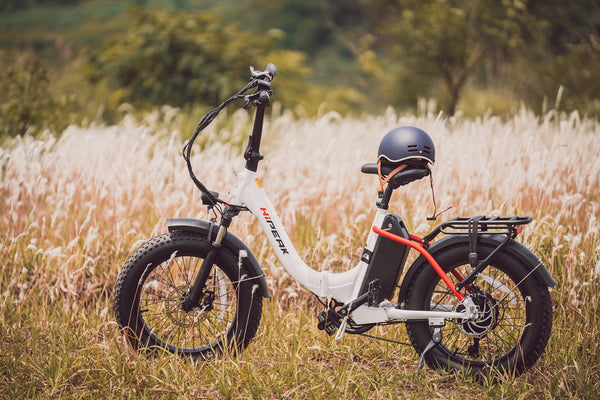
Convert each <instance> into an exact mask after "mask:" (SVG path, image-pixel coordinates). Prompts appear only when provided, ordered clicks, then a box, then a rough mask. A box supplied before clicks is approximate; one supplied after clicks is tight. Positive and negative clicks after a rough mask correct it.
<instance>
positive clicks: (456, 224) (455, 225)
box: [421, 215, 532, 243]
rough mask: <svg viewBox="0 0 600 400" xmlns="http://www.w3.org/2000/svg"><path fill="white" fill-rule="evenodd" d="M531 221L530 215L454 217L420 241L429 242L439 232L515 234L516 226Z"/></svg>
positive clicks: (447, 233) (449, 233)
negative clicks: (497, 232) (498, 232)
mask: <svg viewBox="0 0 600 400" xmlns="http://www.w3.org/2000/svg"><path fill="white" fill-rule="evenodd" d="M531 221H532V219H531V217H521V216H507V217H487V216H485V215H481V216H477V217H455V218H452V219H451V220H448V221H446V222H444V223H442V224H440V225H439V226H438V227H437V228H435V229H434V230H433V231H431V232H430V233H429V234H427V235H426V236H425V237H423V239H422V240H421V242H422V243H429V242H430V241H431V240H433V238H435V237H436V236H437V235H439V234H440V233H445V234H446V235H456V234H465V233H468V234H471V235H472V234H473V233H475V235H476V234H477V232H489V231H503V232H502V233H504V234H508V235H510V236H513V235H515V234H516V232H515V229H516V228H517V227H518V226H520V225H526V224H528V223H530V222H531ZM461 231H462V232H461ZM464 231H467V232H464Z"/></svg>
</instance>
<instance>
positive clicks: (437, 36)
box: [361, 0, 532, 115]
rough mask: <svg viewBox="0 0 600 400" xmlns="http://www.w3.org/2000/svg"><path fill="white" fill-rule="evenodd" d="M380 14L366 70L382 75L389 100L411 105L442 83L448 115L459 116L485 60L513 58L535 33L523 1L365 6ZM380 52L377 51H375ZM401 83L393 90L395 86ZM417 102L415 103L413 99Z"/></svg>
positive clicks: (374, 2)
mask: <svg viewBox="0 0 600 400" xmlns="http://www.w3.org/2000/svg"><path fill="white" fill-rule="evenodd" d="M365 2H366V4H367V5H368V6H369V7H371V8H372V9H375V10H377V11H378V13H379V18H378V19H379V20H380V23H379V26H378V27H377V28H376V30H375V32H374V33H375V35H376V36H374V37H373V36H371V37H370V38H369V37H367V38H364V39H363V48H362V52H363V54H362V55H361V57H362V59H361V62H362V65H363V69H364V70H365V71H369V72H371V73H375V74H379V75H380V76H381V77H383V78H384V84H385V85H386V86H387V87H396V88H397V87H402V88H404V87H408V90H407V92H406V91H404V92H403V91H402V90H403V89H397V90H395V92H394V91H389V90H388V91H387V94H388V96H389V98H390V99H389V100H391V101H393V100H397V101H398V100H399V101H406V100H407V99H406V97H407V94H408V96H410V97H413V96H414V93H415V92H416V91H417V90H419V89H417V88H415V87H414V86H415V83H420V84H421V85H422V86H420V91H421V95H423V94H427V95H430V94H431V93H427V92H428V91H430V90H432V89H434V88H435V87H436V85H435V83H436V82H437V81H438V80H441V82H442V83H443V87H444V89H445V92H446V93H445V99H443V100H445V103H446V111H447V112H448V113H449V114H450V115H452V114H454V112H455V111H456V106H457V104H458V101H459V98H460V95H461V91H462V89H463V88H464V86H465V84H466V83H467V81H468V79H469V78H470V77H471V76H472V75H473V74H474V72H475V71H476V70H477V68H478V67H479V65H480V63H481V62H482V60H483V59H484V58H485V57H486V56H489V55H497V54H499V53H501V54H505V55H509V54H511V52H513V51H514V50H516V49H518V48H519V47H520V46H522V44H523V37H524V36H525V35H526V31H527V30H528V29H529V28H530V27H532V24H531V18H530V15H529V14H528V12H527V8H526V4H525V3H524V2H523V1H519V0H501V1H499V0H395V1H383V0H365ZM373 49H375V50H373ZM394 80H395V81H396V82H397V83H396V84H395V85H390V81H394ZM410 100H411V101H415V100H416V99H415V98H411V99H410Z"/></svg>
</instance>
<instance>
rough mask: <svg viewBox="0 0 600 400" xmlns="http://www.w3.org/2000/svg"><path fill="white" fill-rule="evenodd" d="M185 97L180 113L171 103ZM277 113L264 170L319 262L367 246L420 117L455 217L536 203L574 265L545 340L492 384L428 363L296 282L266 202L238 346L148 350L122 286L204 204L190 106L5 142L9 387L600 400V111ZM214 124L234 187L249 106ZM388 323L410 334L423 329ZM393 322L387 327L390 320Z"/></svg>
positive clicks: (250, 235)
mask: <svg viewBox="0 0 600 400" xmlns="http://www.w3.org/2000/svg"><path fill="white" fill-rule="evenodd" d="M169 112H171V111H169ZM276 114H277V116H276V117H273V118H272V119H271V120H270V121H269V122H268V123H267V124H266V127H265V143H264V146H263V149H262V153H263V154H265V160H264V161H263V162H262V163H261V168H262V176H263V178H262V181H263V183H264V185H265V187H266V189H267V191H268V192H269V193H270V195H271V198H272V200H273V202H274V203H275V205H276V207H277V209H278V210H279V211H280V214H281V216H282V219H283V220H284V222H285V223H286V225H287V226H288V229H289V231H290V233H291V236H292V238H293V239H294V240H295V242H296V243H297V247H298V250H299V252H300V253H301V255H303V256H304V257H305V259H306V260H307V262H308V263H309V264H311V265H313V266H314V267H315V268H317V269H321V268H328V269H332V270H339V269H343V268H348V267H349V266H351V265H353V263H355V262H356V260H357V258H358V256H359V254H360V248H361V247H362V242H363V241H364V239H365V235H366V230H367V228H368V224H369V222H370V220H371V218H372V211H373V207H372V204H373V202H374V200H375V190H376V187H377V185H376V178H374V177H373V176H361V174H360V173H359V169H360V165H361V163H363V162H369V161H374V158H375V156H376V152H377V146H378V143H379V139H380V138H381V137H382V136H383V134H385V133H386V132H387V130H389V129H391V128H392V127H395V126H398V125H417V126H419V127H421V128H423V129H425V130H426V131H428V132H429V133H430V134H431V135H432V137H433V139H434V142H435V143H436V148H437V162H436V167H435V172H434V177H435V186H436V197H437V199H438V203H439V205H440V207H441V208H445V207H446V206H449V205H452V206H453V208H452V209H450V211H448V212H447V213H446V214H444V215H443V216H442V219H448V218H451V217H452V216H455V215H479V214H521V215H532V216H533V217H534V219H535V222H534V223H532V224H530V225H529V226H527V228H526V229H525V232H524V234H523V235H522V236H521V239H520V240H521V241H523V242H524V244H526V245H527V246H529V247H530V248H532V250H533V251H534V252H536V253H537V254H539V255H540V257H541V258H542V259H543V261H544V262H545V263H546V265H547V266H548V268H549V269H550V271H551V273H552V274H553V276H554V277H555V279H557V280H558V281H559V285H558V286H557V287H556V288H555V289H554V290H553V292H552V296H553V299H554V302H555V326H554V329H553V335H552V338H551V340H550V344H549V346H548V349H547V352H546V354H545V356H544V357H543V358H542V359H541V360H540V361H539V362H538V364H537V365H536V366H535V367H534V368H533V369H532V370H531V371H530V372H528V373H527V374H525V375H524V376H522V377H520V378H518V379H516V380H505V381H501V382H491V381H489V382H483V383H481V384H476V383H474V381H473V380H472V379H470V378H468V377H464V376H462V375H461V374H454V375H448V374H445V373H440V372H435V371H431V370H426V371H424V372H421V373H416V372H415V371H414V368H415V366H416V362H417V357H416V355H415V354H414V352H413V351H412V349H410V348H408V347H402V346H395V345H391V344H388V343H382V342H377V341H373V340H367V339H363V338H360V337H346V338H345V339H344V341H342V342H341V343H335V342H334V341H333V339H332V338H330V337H327V336H326V335H325V334H324V333H322V332H320V331H318V330H317V328H316V319H315V315H316V312H317V311H318V310H317V307H316V305H315V302H314V301H313V300H312V299H311V298H310V296H309V295H308V294H307V293H306V291H304V290H303V289H301V288H299V287H298V286H297V285H296V284H294V283H293V282H291V280H290V278H289V277H288V276H287V275H286V274H285V273H284V272H283V269H282V268H281V266H279V264H278V262H277V260H276V258H275V256H274V255H273V253H272V252H271V251H270V250H269V249H268V248H267V244H266V241H265V240H264V239H263V237H262V235H261V233H260V232H259V230H258V227H257V225H256V224H251V223H250V222H251V219H250V218H249V217H248V216H244V217H241V218H240V219H239V220H237V221H236V222H235V223H234V226H233V231H234V232H235V233H236V234H237V235H238V236H240V237H241V238H243V239H244V240H245V241H246V243H248V244H249V246H250V247H251V249H252V250H253V251H254V252H255V254H256V255H257V257H258V258H259V260H261V261H262V263H263V267H264V269H265V270H266V272H267V276H268V277H269V285H270V288H271V291H272V293H273V294H274V295H275V296H274V299H273V300H271V301H267V302H266V303H265V306H264V316H263V320H262V323H261V327H260V329H259V332H258V335H257V337H256V339H255V340H254V342H253V343H251V345H250V347H249V348H248V349H247V351H246V352H244V353H243V354H242V355H241V356H239V357H237V358H228V359H222V360H217V361H215V362H212V363H191V362H188V361H183V360H180V359H178V358H175V357H168V356H165V357H157V358H147V357H144V356H138V355H137V354H134V353H132V352H131V351H130V349H129V348H128V346H127V345H126V344H125V343H124V341H123V339H122V338H121V336H120V334H119V333H118V330H117V327H116V324H115V323H114V322H113V313H112V308H111V307H112V304H111V301H112V298H111V297H112V290H113V285H114V282H115V279H116V275H117V273H118V270H119V268H120V267H121V265H122V264H123V262H124V260H125V258H126V257H127V256H128V254H130V253H131V252H132V251H133V249H135V248H136V247H137V246H138V245H139V244H141V243H142V241H144V240H146V239H148V238H150V237H151V236H154V235H157V234H159V233H161V232H163V231H164V230H165V224H164V221H165V218H167V217H171V216H188V217H197V218H205V212H204V209H203V207H202V206H200V205H199V198H198V193H196V192H194V191H193V190H192V184H191V182H190V181H189V179H188V177H187V174H186V170H185V165H184V163H183V160H182V159H181V157H180V152H181V148H182V141H181V139H180V136H181V135H180V133H178V132H177V131H174V130H173V129H174V128H173V127H177V126H180V125H181V116H178V115H176V114H172V115H170V116H168V115H167V117H165V115H161V116H160V118H158V115H153V116H149V117H148V119H147V120H146V121H142V122H135V121H133V120H131V119H127V120H125V121H123V122H122V123H121V124H119V125H118V126H111V127H105V126H95V127H91V128H87V129H81V128H78V127H71V128H69V129H67V131H66V132H64V134H63V135H62V137H61V138H60V139H58V140H56V139H33V138H31V137H25V138H22V139H18V140H16V141H14V142H11V143H5V144H4V145H3V147H1V148H0V176H1V182H0V235H1V236H0V265H1V268H2V274H1V281H0V282H1V283H0V338H1V343H0V344H1V346H0V371H1V374H0V398H6V399H12V398H39V397H45V398H80V397H82V398H89V397H105V398H118V397H122V398H165V397H172V398H177V397H183V396H185V397H189V398H204V397H206V398H215V397H216V398H219V397H222V398H277V399H279V398H336V397H342V396H344V397H347V398H473V399H475V398H510V399H513V398H528V399H531V398H554V397H560V398H569V397H572V398H594V397H597V396H598V393H600V384H599V383H598V382H599V381H600V361H599V360H600V346H599V345H598V343H599V342H600V333H599V332H600V330H599V328H598V327H599V326H600V320H599V319H600V318H599V313H598V309H600V307H599V306H600V293H599V289H600V288H599V286H600V238H599V227H600V226H599V225H600V223H599V221H598V218H599V217H600V157H599V154H600V126H599V124H598V122H596V121H592V120H587V119H584V118H580V117H579V116H578V115H576V114H573V115H560V114H559V113H556V112H551V113H549V114H548V115H546V116H544V117H542V118H536V117H534V116H533V115H531V114H529V113H527V112H522V113H520V114H518V115H516V116H515V117H514V118H512V119H510V120H508V121H503V120H500V119H496V118H493V117H488V118H483V119H480V120H476V121H467V120H462V119H460V118H458V119H446V118H438V117H436V116H434V115H422V116H418V117H414V116H403V117H399V116H397V115H395V114H394V113H393V112H391V111H390V112H387V113H386V114H385V115H381V116H377V117H367V118H364V119H360V120H356V119H343V118H341V117H340V116H338V115H336V114H327V115H323V116H321V117H319V118H316V119H311V120H308V119H307V120H301V121H296V120H293V119H292V118H291V117H290V116H289V115H287V114H283V115H280V114H281V113H276ZM219 126H220V129H219V130H217V129H212V130H210V131H209V132H207V134H206V136H204V137H203V138H202V144H201V145H202V147H203V148H204V151H203V152H202V153H200V152H198V153H197V155H196V156H195V158H194V165H195V166H196V170H197V171H198V175H200V176H202V177H203V178H204V180H205V181H206V182H207V183H208V186H209V187H210V188H211V189H215V190H217V191H220V192H224V190H225V188H226V187H228V186H230V185H231V183H232V182H234V180H235V177H234V171H235V170H236V169H240V168H242V166H243V162H242V161H241V160H240V157H239V154H240V149H241V143H242V140H240V137H241V133H242V132H248V130H249V127H248V117H247V116H246V115H245V114H243V113H236V114H234V115H233V116H232V117H231V119H230V120H228V121H221V123H220V124H219ZM392 211H393V212H396V213H398V214H400V215H402V216H403V217H404V219H405V221H406V223H407V225H408V226H409V228H410V229H411V230H412V231H415V232H416V233H421V234H422V233H425V232H427V231H428V230H429V229H431V227H432V224H431V223H428V222H427V221H426V220H425V217H426V216H428V215H430V213H431V212H432V205H431V193H430V190H429V182H428V181H427V180H423V181H420V182H417V183H413V184H412V185H410V186H409V187H408V188H407V189H401V190H399V191H398V194H396V196H395V197H394V198H393V202H392ZM388 331H391V332H389V333H387V334H388V337H394V338H397V339H400V340H406V338H405V334H404V328H403V327H400V328H399V329H398V328H397V329H395V330H390V329H388ZM382 332H383V331H382Z"/></svg>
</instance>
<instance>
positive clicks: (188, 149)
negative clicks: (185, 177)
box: [183, 78, 259, 214]
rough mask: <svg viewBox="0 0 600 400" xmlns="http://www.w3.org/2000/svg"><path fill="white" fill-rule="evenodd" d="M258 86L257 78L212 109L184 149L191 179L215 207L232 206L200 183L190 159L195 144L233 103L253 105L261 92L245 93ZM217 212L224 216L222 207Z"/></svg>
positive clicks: (246, 106) (184, 157)
mask: <svg viewBox="0 0 600 400" xmlns="http://www.w3.org/2000/svg"><path fill="white" fill-rule="evenodd" d="M257 86H258V79H256V78H255V79H252V81H251V82H250V83H249V84H248V85H246V86H245V87H244V88H243V89H242V90H240V91H239V92H237V93H236V94H234V95H233V96H231V97H229V98H228V99H227V100H225V101H224V102H223V103H221V104H220V105H219V106H218V107H216V108H214V109H212V110H211V111H209V112H208V113H207V114H206V115H205V116H204V117H202V120H200V122H199V123H198V126H197V127H196V129H195V130H194V133H193V135H192V137H191V139H190V140H189V142H187V143H186V145H185V146H184V147H183V159H184V160H185V162H186V164H187V167H188V172H189V174H190V178H191V179H192V181H193V182H194V184H195V185H196V187H197V188H198V189H200V191H201V192H202V194H204V196H205V197H206V199H207V200H208V201H209V202H210V203H211V204H212V206H213V207H214V206H217V205H218V204H219V203H221V204H225V205H226V206H230V204H228V203H227V202H225V201H224V200H221V199H219V198H218V197H216V196H214V195H213V194H212V193H211V192H210V190H208V188H207V187H206V186H204V184H203V183H202V182H200V180H198V178H197V177H196V174H194V169H193V167H192V162H191V158H190V155H191V153H192V147H193V146H194V142H195V141H196V138H197V137H198V135H199V134H200V132H202V131H203V130H204V129H205V128H206V127H207V126H209V125H210V124H211V123H212V122H213V121H214V119H215V118H216V117H217V115H218V114H219V113H220V112H221V111H222V110H223V109H224V108H225V107H227V106H228V105H229V104H230V103H231V102H233V101H235V100H238V99H245V100H246V105H245V106H244V108H249V106H250V105H251V101H252V100H253V99H254V98H255V97H256V96H258V94H259V92H258V91H257V92H255V93H252V94H250V95H244V93H245V92H246V91H248V90H249V89H252V88H254V87H257ZM217 210H218V211H219V213H220V214H223V212H222V210H221V209H220V207H217Z"/></svg>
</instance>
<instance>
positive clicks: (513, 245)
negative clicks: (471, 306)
mask: <svg viewBox="0 0 600 400" xmlns="http://www.w3.org/2000/svg"><path fill="white" fill-rule="evenodd" d="M505 240H506V236H505V235H502V234H480V235H478V236H477V241H478V242H479V243H486V244H490V245H492V246H494V247H496V246H498V245H499V244H500V243H502V242H503V241H505ZM458 243H466V244H467V245H468V244H469V236H468V235H461V234H453V235H449V236H446V237H444V238H442V239H440V240H438V241H436V242H435V243H433V244H432V245H431V246H430V247H429V249H428V251H429V253H430V254H431V255H432V256H433V257H434V258H435V255H436V253H439V252H441V251H443V250H444V249H445V248H447V247H449V246H453V245H455V244H458ZM501 251H507V252H508V253H509V254H510V255H512V256H513V257H515V258H516V259H518V260H519V261H521V262H522V263H523V265H525V266H527V268H529V269H530V270H533V269H534V268H536V267H537V268H536V269H535V271H534V272H533V274H532V276H535V278H536V279H537V280H538V281H540V283H543V284H545V285H546V286H548V287H552V286H555V285H556V284H557V282H556V281H555V280H554V279H553V278H552V275H550V272H549V271H548V269H546V267H545V266H544V264H542V262H541V261H540V259H539V258H538V257H537V256H536V255H535V254H533V253H532V252H531V251H530V250H529V249H528V248H527V247H525V246H523V245H522V244H521V243H519V242H517V241H515V240H511V241H510V242H508V244H507V245H506V247H504V249H503V250H501ZM465 262H466V260H465ZM427 265H429V264H428V262H427V260H426V259H425V257H423V256H422V255H420V256H419V257H417V259H416V260H415V261H414V262H413V263H412V265H411V266H410V268H409V269H408V271H407V272H406V275H405V276H404V279H403V280H402V286H401V287H400V294H399V296H398V303H399V304H400V303H403V302H404V301H405V300H406V292H407V290H408V285H409V283H410V281H411V280H412V278H413V277H414V276H415V274H416V273H417V272H418V271H419V270H420V269H421V268H425V267H426V266H427Z"/></svg>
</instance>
